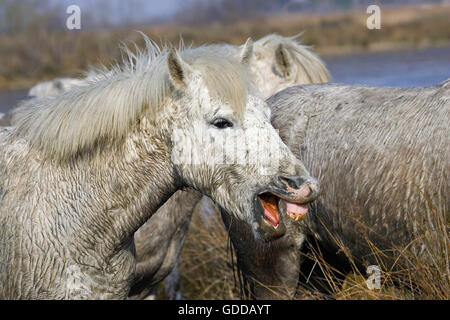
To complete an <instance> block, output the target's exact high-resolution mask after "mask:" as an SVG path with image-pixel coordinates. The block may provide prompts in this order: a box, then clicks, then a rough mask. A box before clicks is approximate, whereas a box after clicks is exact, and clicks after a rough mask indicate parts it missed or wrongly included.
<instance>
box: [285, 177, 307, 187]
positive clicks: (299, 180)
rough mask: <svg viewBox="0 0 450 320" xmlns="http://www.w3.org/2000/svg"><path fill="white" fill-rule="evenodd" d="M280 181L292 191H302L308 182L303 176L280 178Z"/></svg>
mask: <svg viewBox="0 0 450 320" xmlns="http://www.w3.org/2000/svg"><path fill="white" fill-rule="evenodd" d="M278 179H279V180H280V182H282V183H284V184H287V185H288V186H289V187H291V188H292V189H300V188H301V187H302V186H303V185H304V184H305V183H306V182H307V181H308V179H306V178H305V177H302V176H278Z"/></svg>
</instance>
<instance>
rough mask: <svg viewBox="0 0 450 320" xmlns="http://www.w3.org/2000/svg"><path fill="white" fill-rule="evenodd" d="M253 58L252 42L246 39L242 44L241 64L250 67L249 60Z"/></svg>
mask: <svg viewBox="0 0 450 320" xmlns="http://www.w3.org/2000/svg"><path fill="white" fill-rule="evenodd" d="M252 56H253V40H252V39H251V38H248V39H247V41H246V42H245V44H244V48H243V49H242V51H241V63H242V64H245V65H250V60H251V59H252Z"/></svg>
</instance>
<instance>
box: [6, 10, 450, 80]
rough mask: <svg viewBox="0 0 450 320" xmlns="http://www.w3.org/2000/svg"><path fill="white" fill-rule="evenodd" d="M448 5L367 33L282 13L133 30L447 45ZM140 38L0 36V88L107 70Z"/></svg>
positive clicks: (159, 34) (108, 33)
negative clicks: (105, 67)
mask: <svg viewBox="0 0 450 320" xmlns="http://www.w3.org/2000/svg"><path fill="white" fill-rule="evenodd" d="M449 16H450V6H448V5H447V6H431V7H406V8H398V9H386V10H382V18H381V19H382V20H381V23H382V28H381V30H368V29H367V28H366V26H365V21H366V18H367V14H366V13H365V12H350V13H336V14H329V15H298V14H297V15H283V16H272V17H267V18H257V19H251V20H240V21H237V22H233V23H213V24H210V25H181V24H179V25H174V24H172V25H165V26H152V27H143V28H139V27H135V28H133V29H140V30H142V31H144V32H145V33H147V34H148V35H149V36H150V37H151V38H152V39H154V40H156V41H160V42H171V43H174V44H177V43H178V42H179V39H180V37H183V39H184V41H185V43H187V44H190V43H194V44H202V43H217V42H228V43H232V44H241V43H244V42H245V40H246V39H247V37H249V36H251V37H253V38H254V39H258V38H260V37H262V36H264V35H266V34H268V33H272V32H276V33H279V34H281V35H286V36H287V35H295V34H298V33H300V32H304V34H303V36H302V41H303V43H305V44H308V45H313V46H314V47H315V49H316V50H317V51H318V52H319V53H339V52H354V51H361V50H383V49H395V48H403V47H425V46H436V45H441V44H448V43H450V20H449V19H448V17H449ZM121 41H123V42H125V43H127V42H129V41H136V42H137V43H138V44H140V42H141V41H142V38H141V37H140V35H139V34H138V33H137V32H134V31H132V30H129V29H126V28H122V29H108V30H81V31H69V30H64V31H61V30H60V31H50V30H49V29H48V28H47V29H46V28H42V29H40V28H38V27H36V26H31V27H29V28H28V29H26V30H22V31H21V32H18V33H13V34H11V33H3V34H0V60H1V62H2V63H1V64H0V88H2V87H3V88H20V87H28V86H30V85H32V84H34V83H36V82H37V81H40V80H44V79H50V78H54V77H60V76H77V75H79V72H80V70H85V69H86V68H87V67H88V66H89V65H90V64H94V65H95V64H99V63H103V64H106V65H108V63H110V62H111V61H113V60H114V59H117V58H118V57H119V56H120V50H119V49H118V43H120V42H121Z"/></svg>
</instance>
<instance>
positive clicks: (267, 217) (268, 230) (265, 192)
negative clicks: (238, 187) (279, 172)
mask: <svg viewBox="0 0 450 320" xmlns="http://www.w3.org/2000/svg"><path fill="white" fill-rule="evenodd" d="M318 195H319V184H318V182H317V181H316V180H315V179H314V178H311V177H303V176H278V177H277V179H276V181H275V183H274V185H272V186H269V187H267V188H264V189H262V190H259V191H258V192H256V193H255V196H254V200H253V204H254V211H255V221H254V222H253V228H254V230H255V232H256V233H257V234H258V235H259V236H260V237H261V238H262V239H264V241H271V240H274V239H277V238H279V237H281V236H283V235H284V234H285V233H286V226H285V224H284V222H283V217H284V216H288V217H289V218H290V219H293V220H295V221H300V220H303V219H304V218H306V216H307V214H308V211H309V203H310V202H312V201H314V200H315V199H316V198H317V196H318Z"/></svg>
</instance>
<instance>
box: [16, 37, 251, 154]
mask: <svg viewBox="0 0 450 320" xmlns="http://www.w3.org/2000/svg"><path fill="white" fill-rule="evenodd" d="M144 39H145V42H146V48H145V49H144V50H137V52H136V53H132V52H131V51H130V50H128V49H125V55H124V58H122V62H121V63H120V64H119V63H117V64H116V65H115V66H113V67H112V68H111V69H109V70H108V69H107V68H105V67H102V68H101V69H97V70H96V71H95V76H92V77H88V79H87V81H86V83H85V84H84V85H81V86H75V87H73V88H71V89H70V90H69V91H67V92H64V93H63V94H61V95H58V96H56V97H46V98H36V99H32V100H30V101H27V102H26V103H24V104H23V105H22V106H21V107H20V108H19V109H18V111H17V112H18V117H17V118H18V119H19V120H18V123H17V125H16V127H15V129H14V131H13V134H12V136H13V137H14V136H20V137H23V138H25V139H26V140H27V141H28V142H29V144H30V145H31V146H32V147H34V148H39V149H41V150H42V153H43V155H44V156H45V157H56V158H57V159H67V158H70V157H73V156H76V155H77V154H79V153H82V152H86V151H92V150H93V149H94V148H95V147H96V146H99V145H104V144H107V143H108V144H111V143H115V142H117V141H120V140H121V139H123V138H124V137H125V136H126V134H127V133H128V132H129V130H130V128H131V127H132V125H133V124H134V123H135V122H136V120H137V119H138V118H139V117H141V116H142V114H143V113H149V115H148V116H149V117H152V114H153V115H154V113H156V112H160V111H161V108H162V107H163V106H164V104H165V102H166V98H167V97H168V96H169V95H170V93H171V92H172V91H173V87H172V85H171V82H170V80H169V77H168V72H167V55H168V52H169V50H168V48H167V47H163V48H162V49H161V48H159V47H158V46H157V45H156V44H155V43H154V42H152V41H151V40H149V39H148V38H147V37H146V36H144ZM179 55H180V57H182V59H183V60H184V61H185V62H186V63H188V64H189V65H190V66H191V67H192V68H193V69H194V70H196V71H199V72H200V73H201V75H202V77H203V80H204V82H205V84H206V86H207V87H208V89H209V92H210V94H211V95H212V96H216V97H218V98H221V99H223V100H224V101H227V102H229V103H230V104H231V106H233V107H234V108H235V109H236V111H237V112H239V111H242V110H243V108H244V106H245V104H246V99H247V90H248V88H249V85H250V79H251V77H250V76H249V75H248V70H247V68H246V67H245V66H244V65H243V64H241V62H240V61H239V59H238V58H237V57H236V55H233V54H229V53H228V51H227V50H218V48H217V50H211V49H209V48H208V46H204V47H199V48H181V49H180V50H179Z"/></svg>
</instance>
